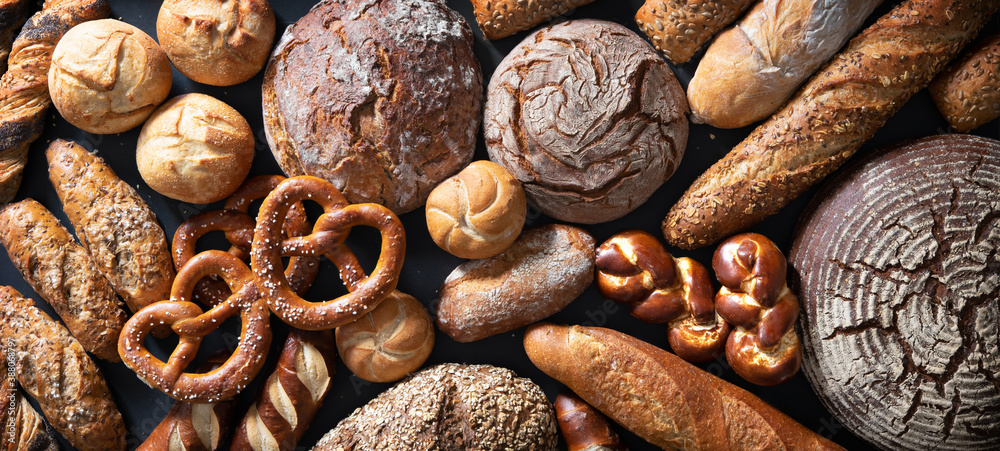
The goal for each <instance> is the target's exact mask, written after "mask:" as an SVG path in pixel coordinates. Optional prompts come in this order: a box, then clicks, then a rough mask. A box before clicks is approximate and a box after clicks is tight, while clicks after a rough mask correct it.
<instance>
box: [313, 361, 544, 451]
mask: <svg viewBox="0 0 1000 451" xmlns="http://www.w3.org/2000/svg"><path fill="white" fill-rule="evenodd" d="M556 434H557V432H556V418H555V415H554V413H553V410H552V404H551V403H549V400H548V399H547V398H546V397H545V393H543V392H542V389H541V388H539V387H538V386H537V385H535V383H534V382H532V381H530V380H528V379H525V378H521V377H517V376H516V375H515V374H514V372H513V371H510V370H508V369H506V368H497V367H494V366H489V365H461V364H456V363H445V364H441V365H437V366H434V367H431V368H428V369H426V370H423V371H421V372H419V373H416V374H414V375H413V376H411V377H410V378H409V379H406V380H405V381H403V382H400V383H399V384H396V385H395V386H393V387H392V388H390V389H389V390H386V391H385V392H383V393H382V394H381V395H379V396H378V397H377V398H375V399H373V400H372V401H370V402H369V403H368V404H366V405H365V406H363V407H361V408H358V409H357V410H355V411H354V413H352V414H351V415H350V416H349V417H347V418H345V419H344V420H343V421H341V422H340V424H338V425H337V427H335V428H334V429H333V430H331V431H330V432H328V433H327V434H326V435H325V436H323V438H322V439H320V441H319V443H317V444H316V446H315V447H314V448H313V451H334V450H336V451H354V450H357V451H361V450H403V449H421V450H427V451H444V450H455V451H464V450H469V451H483V450H497V451H500V450H503V451H521V450H525V451H526V450H546V451H549V450H555V449H556V445H557V443H558V438H557V437H556Z"/></svg>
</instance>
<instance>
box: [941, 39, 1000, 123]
mask: <svg viewBox="0 0 1000 451" xmlns="http://www.w3.org/2000/svg"><path fill="white" fill-rule="evenodd" d="M928 90H929V91H930V93H931V99H933V100H934V105H936V106H937V108H938V110H940V111H941V114H943V115H944V118H945V120H947V121H948V124H950V125H951V128H952V129H953V130H954V131H956V132H960V133H965V132H969V131H972V130H973V129H976V128H979V126H981V125H983V124H985V123H987V122H989V121H992V120H993V119H996V118H997V117H1000V33H997V34H994V35H992V36H990V37H988V38H986V39H984V40H983V41H982V42H981V43H979V44H978V45H977V46H976V47H975V48H973V49H972V50H969V51H968V52H966V53H965V54H964V55H963V56H962V58H961V59H960V60H959V61H956V62H955V63H952V64H951V65H950V66H948V68H947V69H945V70H944V71H943V72H941V74H940V75H938V76H937V78H935V79H934V81H932V82H931V85H930V86H928Z"/></svg>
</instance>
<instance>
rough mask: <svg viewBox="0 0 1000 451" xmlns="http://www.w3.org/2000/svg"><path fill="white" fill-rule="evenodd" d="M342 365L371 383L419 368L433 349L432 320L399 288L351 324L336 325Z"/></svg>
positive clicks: (391, 380)
mask: <svg viewBox="0 0 1000 451" xmlns="http://www.w3.org/2000/svg"><path fill="white" fill-rule="evenodd" d="M336 335H337V350H339V351H340V355H341V358H342V359H343V360H344V365H345V366H347V368H348V369H349V370H351V372H352V373H354V374H355V375H356V376H358V377H360V378H362V379H364V380H366V381H371V382H395V381H397V380H400V379H402V378H403V376H406V375H407V374H409V373H411V372H413V371H415V370H416V369H417V368H420V366H421V365H423V364H424V362H425V361H426V360H427V357H428V356H430V355H431V350H433V349H434V320H432V319H431V315H430V313H428V312H427V308H425V307H424V305H423V304H421V303H420V301H418V300H417V299H416V298H414V297H413V296H410V295H408V294H406V293H403V292H401V291H399V290H396V291H393V292H392V293H389V296H386V298H385V299H384V300H383V301H382V302H381V303H379V305H378V307H375V309H374V310H372V311H370V312H368V313H367V314H365V316H362V317H361V318H358V320H357V321H354V322H353V323H349V324H345V325H343V326H340V327H338V328H337V334H336Z"/></svg>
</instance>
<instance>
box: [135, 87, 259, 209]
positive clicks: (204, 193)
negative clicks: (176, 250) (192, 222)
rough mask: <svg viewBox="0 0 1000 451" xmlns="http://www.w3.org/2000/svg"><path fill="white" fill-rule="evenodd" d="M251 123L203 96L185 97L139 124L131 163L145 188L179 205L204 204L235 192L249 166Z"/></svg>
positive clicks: (251, 155)
mask: <svg viewBox="0 0 1000 451" xmlns="http://www.w3.org/2000/svg"><path fill="white" fill-rule="evenodd" d="M253 156H254V139H253V131H252V130H250V124H248V123H247V121H246V119H244V118H243V116H241V115H240V113H239V112H237V111H236V110H235V109H233V107H231V106H229V105H226V104H225V103H224V102H222V101H221V100H218V99H216V98H214V97H211V96H207V95H205V94H197V93H194V94H184V95H181V96H177V97H174V98H173V99H170V101H168V102H167V103H165V104H163V106H161V107H160V108H158V109H157V110H156V111H155V112H153V115H152V116H150V117H149V120H148V121H146V124H145V125H143V126H142V132H141V133H139V142H138V144H136V149H135V160H136V164H137V165H138V167H139V174H140V175H142V179H143V180H145V181H146V183H147V184H149V187H150V188H153V189H154V190H156V192H158V193H160V194H163V195H164V196H167V197H170V198H172V199H177V200H180V201H183V202H191V203H195V204H207V203H211V202H215V201H219V200H222V199H224V198H226V196H228V195H230V194H232V193H233V191H236V188H239V186H240V184H242V183H243V180H244V179H245V178H246V176H247V174H248V173H249V172H250V165H251V163H253Z"/></svg>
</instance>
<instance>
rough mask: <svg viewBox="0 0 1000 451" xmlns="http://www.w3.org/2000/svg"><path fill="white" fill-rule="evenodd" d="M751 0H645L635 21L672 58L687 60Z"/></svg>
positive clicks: (751, 2)
mask: <svg viewBox="0 0 1000 451" xmlns="http://www.w3.org/2000/svg"><path fill="white" fill-rule="evenodd" d="M753 3H754V2H753V1H752V0H646V3H644V4H643V5H642V8H639V12H637V13H636V14H635V23H636V24H638V25H639V29H640V30H642V32H643V33H646V36H648V37H649V40H650V41H652V42H653V46H655V47H656V50H659V51H660V52H662V53H663V56H665V57H667V59H668V60H670V62H672V63H674V64H684V63H686V62H688V60H690V59H691V57H692V56H694V54H695V53H696V52H697V51H698V50H699V49H701V46H702V45H704V44H705V43H707V42H708V41H709V40H710V39H712V36H714V35H715V34H716V33H718V32H719V31H722V29H723V28H726V27H727V26H729V24H731V23H733V21H734V20H736V19H737V18H739V17H740V16H741V15H742V14H743V11H746V9H747V8H749V7H750V5H752V4H753Z"/></svg>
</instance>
